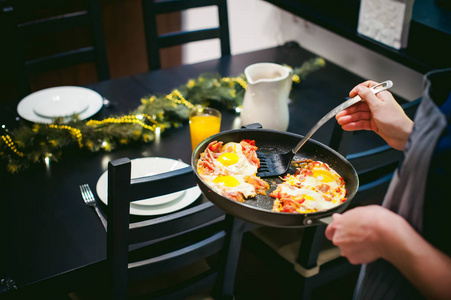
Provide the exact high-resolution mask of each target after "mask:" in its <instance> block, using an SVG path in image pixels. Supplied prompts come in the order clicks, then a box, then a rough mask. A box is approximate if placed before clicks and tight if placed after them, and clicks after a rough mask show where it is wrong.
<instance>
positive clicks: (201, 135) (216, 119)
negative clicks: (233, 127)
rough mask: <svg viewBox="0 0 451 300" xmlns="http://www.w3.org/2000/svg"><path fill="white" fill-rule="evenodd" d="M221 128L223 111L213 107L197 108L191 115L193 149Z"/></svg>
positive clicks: (190, 125) (190, 126)
mask: <svg viewBox="0 0 451 300" xmlns="http://www.w3.org/2000/svg"><path fill="white" fill-rule="evenodd" d="M220 129H221V113H220V112H219V111H218V110H216V109H214V108H211V107H202V108H197V109H194V110H193V111H191V113H190V115H189V130H190V134H191V147H192V150H193V151H194V149H195V148H196V147H197V145H199V143H200V142H202V141H203V140H204V139H206V138H207V137H209V136H212V135H213V134H216V133H218V132H219V130H220Z"/></svg>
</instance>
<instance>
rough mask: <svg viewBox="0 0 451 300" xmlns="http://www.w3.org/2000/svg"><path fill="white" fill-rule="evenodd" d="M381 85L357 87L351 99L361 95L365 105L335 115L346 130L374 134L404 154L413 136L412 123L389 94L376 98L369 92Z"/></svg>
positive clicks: (370, 83) (357, 105)
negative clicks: (368, 131) (408, 141)
mask: <svg viewBox="0 0 451 300" xmlns="http://www.w3.org/2000/svg"><path fill="white" fill-rule="evenodd" d="M376 84H378V83H377V82H374V81H371V80H370V81H366V82H364V83H361V84H359V85H357V86H356V87H354V88H353V89H352V90H351V92H350V93H349V96H350V97H354V96H356V95H359V96H360V97H361V98H362V100H363V101H361V102H359V103H357V104H355V105H353V106H351V107H349V108H347V109H345V110H343V111H341V112H340V113H338V114H337V115H336V119H337V121H338V124H340V125H341V127H342V128H343V130H347V131H354V130H372V131H374V132H376V133H377V134H378V135H380V136H381V137H382V138H383V139H384V140H385V141H386V142H387V143H388V144H389V145H390V146H391V147H393V148H395V149H398V150H402V149H404V146H405V144H406V142H407V139H408V137H409V135H410V133H411V132H412V129H413V122H412V120H410V119H409V117H408V116H407V115H406V114H405V112H404V110H403V109H402V107H401V106H400V105H399V104H398V102H396V100H395V99H394V98H393V95H392V94H391V93H390V92H388V91H382V92H379V93H378V94H376V95H375V94H374V93H373V92H372V91H371V90H370V88H371V87H373V86H375V85H376Z"/></svg>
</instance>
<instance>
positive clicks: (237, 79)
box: [222, 77, 247, 89]
mask: <svg viewBox="0 0 451 300" xmlns="http://www.w3.org/2000/svg"><path fill="white" fill-rule="evenodd" d="M222 81H224V82H236V83H238V84H239V85H241V87H242V88H243V89H247V82H246V81H245V80H244V79H243V78H241V77H232V78H230V77H223V78H222Z"/></svg>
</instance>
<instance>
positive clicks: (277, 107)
mask: <svg viewBox="0 0 451 300" xmlns="http://www.w3.org/2000/svg"><path fill="white" fill-rule="evenodd" d="M244 74H245V75H246V78H247V89H246V92H245V94H244V100H243V109H242V110H241V124H242V125H247V124H251V123H260V124H261V125H262V126H263V128H264V129H274V130H279V131H286V130H287V128H288V123H289V114H288V96H289V94H290V90H291V84H292V80H291V77H292V75H293V71H292V70H291V69H290V68H287V67H284V66H281V65H278V64H274V63H257V64H253V65H250V66H248V67H247V68H246V69H245V70H244Z"/></svg>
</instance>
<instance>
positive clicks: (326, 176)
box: [313, 169, 335, 182]
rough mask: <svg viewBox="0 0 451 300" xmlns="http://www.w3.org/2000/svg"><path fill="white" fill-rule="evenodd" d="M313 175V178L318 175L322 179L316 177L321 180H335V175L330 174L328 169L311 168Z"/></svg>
mask: <svg viewBox="0 0 451 300" xmlns="http://www.w3.org/2000/svg"><path fill="white" fill-rule="evenodd" d="M313 176H314V177H315V178H318V177H322V179H321V178H318V179H320V180H321V181H322V182H332V181H334V180H335V176H334V175H333V174H332V173H330V172H329V171H327V170H321V169H320V170H317V169H314V170H313Z"/></svg>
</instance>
